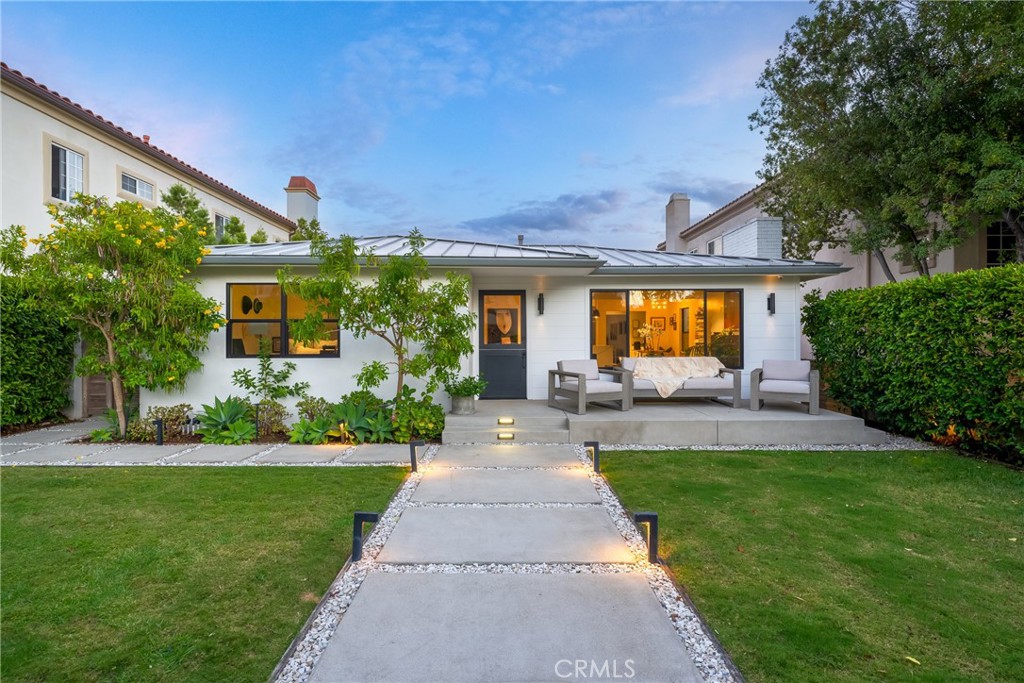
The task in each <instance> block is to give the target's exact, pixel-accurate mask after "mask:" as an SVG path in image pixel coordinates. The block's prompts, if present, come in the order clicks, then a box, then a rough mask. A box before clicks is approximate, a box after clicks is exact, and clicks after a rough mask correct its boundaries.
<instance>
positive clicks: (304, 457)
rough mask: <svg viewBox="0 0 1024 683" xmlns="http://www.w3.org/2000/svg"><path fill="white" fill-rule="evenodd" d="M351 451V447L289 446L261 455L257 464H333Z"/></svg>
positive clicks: (326, 445) (328, 445) (257, 459)
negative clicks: (332, 462) (336, 459)
mask: <svg viewBox="0 0 1024 683" xmlns="http://www.w3.org/2000/svg"><path fill="white" fill-rule="evenodd" d="M349 450H351V447H349V446H338V445H331V444H324V445H322V446H309V445H297V444H288V445H285V446H281V447H280V448H278V449H277V450H275V451H273V452H270V453H267V454H266V455H261V456H260V457H258V458H256V462H259V463H281V464H288V465H301V464H303V463H323V462H331V461H332V460H334V459H335V458H337V457H338V456H340V455H343V454H344V453H345V452H347V451H349Z"/></svg>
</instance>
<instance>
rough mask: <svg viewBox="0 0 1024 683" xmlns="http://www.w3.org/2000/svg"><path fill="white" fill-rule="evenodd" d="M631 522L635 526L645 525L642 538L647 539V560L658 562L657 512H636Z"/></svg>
mask: <svg viewBox="0 0 1024 683" xmlns="http://www.w3.org/2000/svg"><path fill="white" fill-rule="evenodd" d="M633 523H634V524H636V525H637V526H640V525H641V524H646V525H647V533H646V534H645V539H644V540H646V541H647V561H648V562H650V563H651V564H658V513H657V512H637V513H636V514H634V515H633ZM641 531H642V530H641Z"/></svg>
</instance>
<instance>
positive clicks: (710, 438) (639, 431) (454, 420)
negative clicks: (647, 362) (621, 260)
mask: <svg viewBox="0 0 1024 683" xmlns="http://www.w3.org/2000/svg"><path fill="white" fill-rule="evenodd" d="M499 417H502V418H512V419H513V420H514V421H515V422H514V424H512V425H499V424H498V418H499ZM499 434H506V435H507V434H512V439H511V440H512V441H513V442H527V443H528V442H538V443H582V442H584V441H599V442H601V443H602V444H637V445H651V446H653V445H665V446H718V445H747V444H750V445H762V446H770V445H780V446H782V445H791V444H813V445H833V444H834V445H851V444H880V443H884V442H885V433H884V432H881V431H879V430H877V429H872V428H870V427H867V426H866V425H865V424H864V421H863V420H862V419H860V418H858V417H852V416H850V415H843V414H842V413H836V412H832V411H830V410H824V409H823V410H822V411H821V414H820V415H808V414H807V410H806V408H805V407H801V406H800V405H798V404H796V403H793V404H788V405H787V404H784V403H768V404H766V405H765V406H764V407H763V408H762V409H761V410H759V411H757V412H755V411H752V410H749V409H748V407H747V403H746V402H744V405H743V407H742V408H733V407H731V406H728V405H724V404H722V403H718V402H715V401H710V400H700V399H694V400H685V401H643V402H638V403H636V404H634V406H633V409H632V410H629V411H625V412H623V411H620V410H618V409H617V408H608V407H605V406H601V405H594V404H591V405H588V406H587V412H586V414H584V415H575V414H573V413H568V412H565V411H563V410H559V409H557V408H551V407H549V406H548V404H547V402H546V401H477V402H476V414H475V415H448V416H446V422H445V430H444V434H443V435H442V437H441V440H442V442H443V443H445V444H457V443H494V442H496V441H498V435H499Z"/></svg>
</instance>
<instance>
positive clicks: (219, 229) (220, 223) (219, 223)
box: [213, 213, 231, 242]
mask: <svg viewBox="0 0 1024 683" xmlns="http://www.w3.org/2000/svg"><path fill="white" fill-rule="evenodd" d="M230 220H231V219H230V218H228V217H227V216H221V215H220V214H219V213H215V214H213V234H214V235H216V237H217V241H218V242H220V241H221V239H223V237H224V228H225V227H227V224H228V222H229V221H230Z"/></svg>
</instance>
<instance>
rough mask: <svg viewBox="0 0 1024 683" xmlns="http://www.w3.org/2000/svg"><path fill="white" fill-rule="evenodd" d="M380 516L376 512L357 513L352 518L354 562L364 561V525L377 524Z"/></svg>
mask: <svg viewBox="0 0 1024 683" xmlns="http://www.w3.org/2000/svg"><path fill="white" fill-rule="evenodd" d="M378 519H380V515H378V514H377V513H376V512H358V511H357V512H356V513H355V515H353V517H352V561H353V562H358V561H359V560H361V559H363V525H364V524H376V523H377V520H378Z"/></svg>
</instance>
